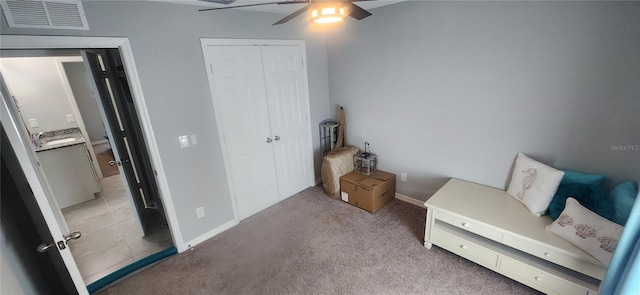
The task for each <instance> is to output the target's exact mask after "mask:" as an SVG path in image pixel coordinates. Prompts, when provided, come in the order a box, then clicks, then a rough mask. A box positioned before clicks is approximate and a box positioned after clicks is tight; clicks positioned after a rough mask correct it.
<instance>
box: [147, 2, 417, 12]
mask: <svg viewBox="0 0 640 295" xmlns="http://www.w3.org/2000/svg"><path fill="white" fill-rule="evenodd" d="M148 1H155V2H168V3H178V4H185V5H194V6H197V9H201V8H213V7H227V6H229V7H231V6H237V5H247V4H258V3H270V2H279V1H278V0H236V2H233V3H231V4H229V5H224V4H216V3H209V2H204V1H197V0H148ZM404 1H407V0H376V1H360V2H357V3H356V4H357V5H358V6H360V7H362V8H364V9H372V8H376V7H382V6H387V5H392V4H396V3H400V2H404ZM304 5H306V4H287V5H277V4H272V5H262V6H253V7H242V8H236V9H242V10H250V11H258V12H269V13H279V14H289V13H293V12H294V11H296V10H298V9H300V8H302V7H304ZM203 13H204V12H203ZM209 13H215V12H209Z"/></svg>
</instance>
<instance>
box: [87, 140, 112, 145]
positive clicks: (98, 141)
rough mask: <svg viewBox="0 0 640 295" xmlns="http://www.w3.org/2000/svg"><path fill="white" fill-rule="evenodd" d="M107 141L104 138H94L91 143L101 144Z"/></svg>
mask: <svg viewBox="0 0 640 295" xmlns="http://www.w3.org/2000/svg"><path fill="white" fill-rule="evenodd" d="M107 142H109V141H108V140H106V139H102V140H96V141H92V142H91V145H98V144H103V143H107Z"/></svg>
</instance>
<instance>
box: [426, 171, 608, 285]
mask: <svg viewBox="0 0 640 295" xmlns="http://www.w3.org/2000/svg"><path fill="white" fill-rule="evenodd" d="M425 205H426V207H427V219H426V228H425V239H424V244H425V247H427V248H431V246H432V245H436V246H438V247H441V248H443V249H445V250H448V251H450V252H452V253H454V254H457V255H459V256H461V257H464V258H466V259H469V260H471V261H473V262H475V263H477V264H479V265H482V266H484V267H486V268H488V269H491V270H493V271H495V272H497V273H500V274H503V275H505V276H507V277H510V278H512V279H514V280H516V281H518V282H520V283H523V284H525V285H528V286H530V287H532V288H535V289H537V290H539V291H542V292H545V293H548V294H563V295H564V294H583V295H586V294H596V293H597V291H598V285H599V284H600V280H602V279H603V278H604V274H605V272H606V268H605V267H604V266H603V265H602V264H601V263H600V262H599V261H597V260H595V259H594V258H593V257H591V256H590V255H589V254H587V253H585V252H584V251H582V250H581V249H579V248H577V247H575V246H573V245H571V244H570V243H569V242H567V241H565V240H563V239H562V238H560V237H558V236H556V235H554V234H553V233H551V232H549V231H547V230H546V229H545V228H544V227H545V225H547V224H549V223H551V222H552V220H551V218H550V217H549V216H542V217H537V216H534V215H533V214H531V213H530V212H529V211H528V210H527V209H526V207H524V205H522V204H521V203H520V202H518V201H517V200H516V199H514V198H512V197H511V196H509V195H508V194H507V193H506V192H505V191H502V190H498V189H495V188H490V187H486V186H483V185H479V184H475V183H471V182H467V181H463V180H458V179H451V180H450V181H449V182H447V184H445V185H444V186H443V187H442V188H441V189H440V190H438V192H436V193H435V194H434V195H433V196H432V197H431V198H429V200H428V201H427V202H425Z"/></svg>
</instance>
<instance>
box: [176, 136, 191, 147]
mask: <svg viewBox="0 0 640 295" xmlns="http://www.w3.org/2000/svg"><path fill="white" fill-rule="evenodd" d="M178 141H180V147H181V148H183V149H184V148H188V147H189V138H188V137H187V136H186V135H183V136H180V137H178Z"/></svg>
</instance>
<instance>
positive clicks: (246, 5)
mask: <svg viewBox="0 0 640 295" xmlns="http://www.w3.org/2000/svg"><path fill="white" fill-rule="evenodd" d="M286 3H289V2H288V1H285V2H268V3H256V4H245V5H236V6H225V7H213V8H203V9H200V10H198V11H209V10H222V9H231V8H240V7H251V6H261V5H271V4H286ZM301 3H302V2H301Z"/></svg>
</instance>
